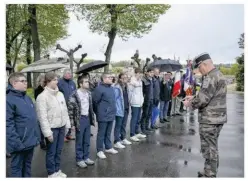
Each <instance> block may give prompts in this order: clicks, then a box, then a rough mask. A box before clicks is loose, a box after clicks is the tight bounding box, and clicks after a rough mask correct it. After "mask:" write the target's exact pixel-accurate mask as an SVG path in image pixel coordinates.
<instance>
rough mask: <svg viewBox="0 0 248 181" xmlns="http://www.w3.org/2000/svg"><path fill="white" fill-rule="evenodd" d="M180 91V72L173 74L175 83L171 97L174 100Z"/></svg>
mask: <svg viewBox="0 0 248 181" xmlns="http://www.w3.org/2000/svg"><path fill="white" fill-rule="evenodd" d="M180 90H181V79H180V72H176V73H175V81H174V87H173V91H172V97H173V98H175V97H177V96H178V95H179V94H180Z"/></svg>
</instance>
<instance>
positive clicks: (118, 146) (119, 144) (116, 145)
mask: <svg viewBox="0 0 248 181" xmlns="http://www.w3.org/2000/svg"><path fill="white" fill-rule="evenodd" d="M114 147H115V148H119V149H123V148H126V147H125V146H124V145H123V144H121V142H117V143H115V144H114Z"/></svg>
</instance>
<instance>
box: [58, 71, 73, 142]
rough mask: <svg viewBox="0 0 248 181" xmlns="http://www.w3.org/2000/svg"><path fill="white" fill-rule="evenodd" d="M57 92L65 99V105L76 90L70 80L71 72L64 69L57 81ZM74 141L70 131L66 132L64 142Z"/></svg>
mask: <svg viewBox="0 0 248 181" xmlns="http://www.w3.org/2000/svg"><path fill="white" fill-rule="evenodd" d="M58 88H59V91H60V92H62V93H63V95H64V97H65V101H66V104H67V102H68V99H69V97H70V95H71V94H72V92H74V91H75V90H76V84H75V83H74V81H73V80H72V75H71V70H70V69H65V70H64V72H63V77H62V78H61V79H59V82H58ZM69 140H75V137H73V136H72V135H71V129H69V130H68V132H67V134H66V136H65V139H64V141H69Z"/></svg>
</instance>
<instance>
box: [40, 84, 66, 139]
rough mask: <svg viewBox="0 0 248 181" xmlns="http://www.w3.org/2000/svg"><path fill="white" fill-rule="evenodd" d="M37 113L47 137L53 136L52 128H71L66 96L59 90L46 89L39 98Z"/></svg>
mask: <svg viewBox="0 0 248 181" xmlns="http://www.w3.org/2000/svg"><path fill="white" fill-rule="evenodd" d="M36 112H37V116H38V120H39V122H40V127H41V131H42V133H43V134H44V136H45V137H49V136H52V135H53V132H52V130H51V128H60V127H63V126H65V125H66V128H70V127H71V124H70V119H69V116H68V110H67V106H66V102H65V98H64V95H63V94H62V93H61V92H59V90H58V89H57V90H52V89H50V88H48V87H45V89H44V91H43V92H42V93H41V94H40V95H39V96H38V97H37V100H36Z"/></svg>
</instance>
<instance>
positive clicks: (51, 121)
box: [36, 72, 71, 178]
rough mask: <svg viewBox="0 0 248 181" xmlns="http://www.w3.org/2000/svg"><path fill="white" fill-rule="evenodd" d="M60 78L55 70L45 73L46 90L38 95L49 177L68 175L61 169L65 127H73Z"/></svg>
mask: <svg viewBox="0 0 248 181" xmlns="http://www.w3.org/2000/svg"><path fill="white" fill-rule="evenodd" d="M57 84H58V78H57V75H56V74H55V73H53V72H48V73H46V75H45V86H46V87H45V88H44V91H43V92H42V93H41V94H40V95H39V96H38V97H37V101H36V110H37V115H38V120H39V122H40V127H41V131H42V133H43V135H44V136H45V138H46V144H47V153H46V169H47V173H48V177H49V178H59V177H62V178H65V177H67V175H66V174H64V173H63V172H62V171H61V169H60V163H61V153H62V149H63V146H64V137H65V129H68V128H71V124H70V119H69V116H68V110H67V106H66V102H65V98H64V96H63V94H62V93H61V92H59V89H58V86H57Z"/></svg>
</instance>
